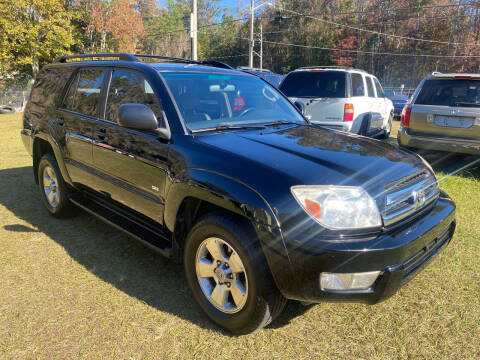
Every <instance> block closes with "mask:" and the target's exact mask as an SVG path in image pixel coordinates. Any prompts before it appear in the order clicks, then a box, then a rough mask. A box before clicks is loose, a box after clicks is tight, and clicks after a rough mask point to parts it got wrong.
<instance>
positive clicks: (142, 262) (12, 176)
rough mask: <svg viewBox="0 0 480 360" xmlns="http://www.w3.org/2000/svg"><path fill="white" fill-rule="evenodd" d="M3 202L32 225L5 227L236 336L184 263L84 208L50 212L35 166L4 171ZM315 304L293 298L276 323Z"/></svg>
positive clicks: (152, 301)
mask: <svg viewBox="0 0 480 360" xmlns="http://www.w3.org/2000/svg"><path fill="white" fill-rule="evenodd" d="M0 204H1V205H3V206H5V208H6V209H7V210H9V211H11V212H12V213H13V214H14V215H15V216H16V217H18V218H19V219H21V220H23V222H26V223H27V224H28V225H22V224H6V225H4V226H3V230H4V231H7V232H28V233H33V232H42V233H45V234H46V235H47V236H48V237H50V238H51V239H52V240H54V241H55V242H56V243H58V244H59V245H61V246H62V247H63V248H64V249H65V250H66V251H67V252H68V254H69V255H70V256H71V257H72V258H73V259H74V260H75V261H77V262H78V263H79V264H81V265H83V266H84V267H85V268H86V269H88V270H89V271H90V272H91V273H93V274H95V275H96V276H98V277H99V278H100V279H102V280H103V281H106V282H108V283H110V284H112V285H113V286H115V287H116V288H117V289H119V290H121V291H123V292H125V293H126V294H128V295H129V296H132V297H135V298H137V299H139V300H141V301H143V302H145V303H147V304H148V305H150V306H152V307H154V308H156V309H158V310H160V311H162V312H167V313H170V314H172V315H174V316H178V317H181V318H183V319H186V320H188V321H190V322H192V323H194V324H196V325H198V326H200V327H202V328H205V329H210V330H214V331H218V332H220V333H222V334H224V335H226V336H230V334H228V333H226V332H224V331H223V330H221V329H220V328H218V327H216V326H215V325H214V324H213V323H212V322H211V321H210V320H209V319H208V318H207V317H206V316H205V315H204V313H203V312H202V311H201V309H200V307H198V306H197V304H196V303H195V301H194V300H193V297H192V295H191V292H190V289H189V288H188V285H187V282H186V280H185V278H184V275H183V267H182V266H181V265H178V264H175V263H174V262H173V261H170V260H168V259H166V258H164V257H162V256H161V255H159V254H157V253H156V252H154V251H152V250H150V249H149V248H147V247H145V246H143V245H142V244H140V243H138V242H136V241H135V240H134V239H132V238H130V237H129V236H126V235H124V234H123V233H121V232H119V231H118V230H116V229H114V228H112V227H110V226H108V225H105V224H104V223H103V222H102V221H100V220H98V219H96V218H95V217H94V216H92V215H89V214H87V213H85V212H83V211H81V210H78V212H77V214H76V215H75V216H74V217H73V218H68V219H61V220H60V219H55V218H53V217H52V216H50V215H49V214H48V213H47V210H46V209H44V206H43V203H42V202H41V199H40V194H39V191H38V186H37V185H36V184H35V183H34V180H33V175H32V168H31V167H20V168H11V169H4V170H0ZM309 308H310V307H309V306H303V305H301V304H299V303H296V302H293V303H291V304H289V305H288V306H287V308H286V309H285V312H284V313H283V314H282V315H281V316H280V317H279V318H278V319H277V320H276V321H275V322H274V323H273V324H271V325H270V326H271V327H274V328H277V327H282V326H284V325H286V324H288V323H289V322H290V320H291V319H293V318H294V317H296V316H299V315H301V314H302V313H304V312H305V311H307V310H308V309H309Z"/></svg>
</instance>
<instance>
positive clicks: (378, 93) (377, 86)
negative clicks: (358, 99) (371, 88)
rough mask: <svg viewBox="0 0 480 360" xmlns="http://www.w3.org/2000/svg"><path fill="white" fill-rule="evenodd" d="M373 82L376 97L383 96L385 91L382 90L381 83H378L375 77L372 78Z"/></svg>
mask: <svg viewBox="0 0 480 360" xmlns="http://www.w3.org/2000/svg"><path fill="white" fill-rule="evenodd" d="M373 82H374V83H375V88H376V89H377V97H379V98H384V97H385V92H384V91H383V88H382V85H381V84H380V81H378V79H377V78H373Z"/></svg>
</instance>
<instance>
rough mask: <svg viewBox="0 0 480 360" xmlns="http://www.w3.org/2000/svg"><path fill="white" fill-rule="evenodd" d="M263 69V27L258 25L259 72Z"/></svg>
mask: <svg viewBox="0 0 480 360" xmlns="http://www.w3.org/2000/svg"><path fill="white" fill-rule="evenodd" d="M261 69H263V25H262V24H260V70H261Z"/></svg>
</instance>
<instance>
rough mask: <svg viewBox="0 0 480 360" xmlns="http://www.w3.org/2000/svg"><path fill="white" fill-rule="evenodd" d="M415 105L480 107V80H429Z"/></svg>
mask: <svg viewBox="0 0 480 360" xmlns="http://www.w3.org/2000/svg"><path fill="white" fill-rule="evenodd" d="M415 104H420V105H440V106H461V107H480V80H468V79H452V80H448V79H439V80H427V81H425V84H424V85H423V87H422V90H421V91H420V93H419V94H418V98H417V100H416V101H415Z"/></svg>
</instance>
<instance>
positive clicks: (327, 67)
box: [295, 65, 366, 72]
mask: <svg viewBox="0 0 480 360" xmlns="http://www.w3.org/2000/svg"><path fill="white" fill-rule="evenodd" d="M307 69H341V70H356V71H362V72H366V71H365V70H362V69H355V68H353V67H351V66H338V65H332V66H302V67H299V68H298V69H295V70H307Z"/></svg>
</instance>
